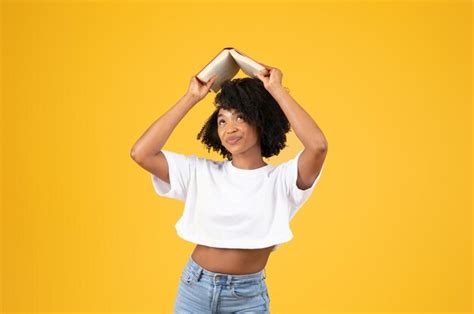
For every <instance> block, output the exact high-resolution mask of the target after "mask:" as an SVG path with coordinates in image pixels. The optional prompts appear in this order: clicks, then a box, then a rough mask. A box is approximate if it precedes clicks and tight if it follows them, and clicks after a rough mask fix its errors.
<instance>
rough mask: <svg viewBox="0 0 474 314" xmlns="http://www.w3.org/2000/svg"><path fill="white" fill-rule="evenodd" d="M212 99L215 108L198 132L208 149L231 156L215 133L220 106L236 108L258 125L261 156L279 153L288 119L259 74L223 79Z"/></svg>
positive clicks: (246, 119) (230, 158) (284, 137)
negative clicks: (219, 88)
mask: <svg viewBox="0 0 474 314" xmlns="http://www.w3.org/2000/svg"><path fill="white" fill-rule="evenodd" d="M286 90H288V89H287V88H286ZM213 103H214V105H215V107H216V110H215V111H214V112H213V113H212V114H211V116H210V117H209V118H208V119H207V121H206V123H205V124H204V126H203V127H202V129H201V131H200V132H199V133H198V135H197V139H198V140H199V139H201V142H202V143H203V144H204V145H205V146H206V147H207V151H208V152H209V151H210V150H211V149H212V150H213V151H217V152H218V153H219V154H220V155H222V156H223V157H224V158H227V159H228V160H232V154H231V153H230V152H229V151H228V150H227V149H226V148H225V147H224V146H223V145H222V144H221V140H220V138H219V135H218V133H217V115H218V113H219V109H221V108H222V109H226V110H231V109H235V110H236V111H237V112H238V113H241V114H242V115H243V118H244V120H245V121H246V122H247V123H249V124H250V125H252V126H256V127H257V134H259V136H260V147H261V151H262V156H263V157H266V158H268V157H271V156H274V155H278V154H279V153H280V151H281V150H282V149H283V148H285V147H286V133H288V132H289V131H290V128H291V125H290V122H289V121H288V118H287V117H286V116H285V113H284V112H283V110H282V109H281V108H280V105H279V104H278V103H277V101H276V100H275V99H274V98H273V96H272V95H271V94H270V93H269V92H268V91H267V90H266V89H265V87H264V85H263V82H262V81H261V80H260V79H259V78H256V77H255V78H252V77H245V78H236V79H233V80H227V81H224V82H223V83H222V86H221V90H220V91H219V92H218V93H217V95H216V97H215V99H214V102H213Z"/></svg>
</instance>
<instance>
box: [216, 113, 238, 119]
mask: <svg viewBox="0 0 474 314" xmlns="http://www.w3.org/2000/svg"><path fill="white" fill-rule="evenodd" d="M234 114H240V112H232V115H234ZM217 117H218V118H219V117H224V115H223V114H222V113H219V115H218V116H217Z"/></svg>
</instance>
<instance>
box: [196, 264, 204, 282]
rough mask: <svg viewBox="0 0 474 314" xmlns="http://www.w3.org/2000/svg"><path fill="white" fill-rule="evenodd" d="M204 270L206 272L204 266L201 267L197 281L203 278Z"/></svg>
mask: <svg viewBox="0 0 474 314" xmlns="http://www.w3.org/2000/svg"><path fill="white" fill-rule="evenodd" d="M203 272H204V269H203V268H202V267H199V271H198V276H197V281H199V280H200V279H201V277H202V273H203Z"/></svg>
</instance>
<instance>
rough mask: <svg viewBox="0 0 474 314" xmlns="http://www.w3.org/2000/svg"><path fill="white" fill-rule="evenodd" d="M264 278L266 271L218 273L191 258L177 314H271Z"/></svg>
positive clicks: (179, 296) (178, 302) (179, 297)
mask: <svg viewBox="0 0 474 314" xmlns="http://www.w3.org/2000/svg"><path fill="white" fill-rule="evenodd" d="M265 278H266V276H265V269H263V270H261V271H259V272H258V273H253V274H245V275H231V274H225V273H215V272H212V271H209V270H207V269H204V268H202V267H201V266H200V265H199V264H197V263H196V262H195V261H194V260H193V258H192V257H189V260H188V262H187V264H186V266H185V267H184V269H183V271H182V273H181V277H180V282H179V288H178V293H177V297H176V301H175V304H174V313H270V297H269V295H268V289H267V285H266V283H265Z"/></svg>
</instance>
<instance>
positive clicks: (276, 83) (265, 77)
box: [255, 64, 283, 92]
mask: <svg viewBox="0 0 474 314" xmlns="http://www.w3.org/2000/svg"><path fill="white" fill-rule="evenodd" d="M263 65H264V66H265V69H264V70H261V71H259V72H257V73H255V76H257V77H258V78H259V79H260V80H261V81H262V82H263V86H265V89H266V90H267V91H269V92H270V91H273V90H276V89H278V88H283V86H282V85H281V81H282V78H283V73H281V71H280V70H279V69H277V68H274V67H271V66H268V65H265V64H263Z"/></svg>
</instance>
